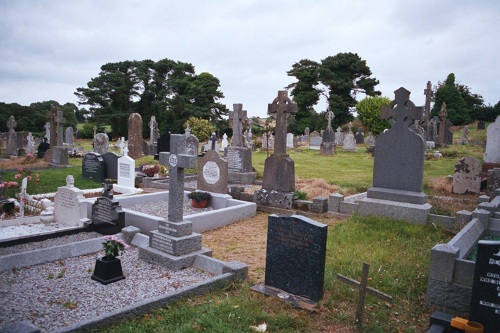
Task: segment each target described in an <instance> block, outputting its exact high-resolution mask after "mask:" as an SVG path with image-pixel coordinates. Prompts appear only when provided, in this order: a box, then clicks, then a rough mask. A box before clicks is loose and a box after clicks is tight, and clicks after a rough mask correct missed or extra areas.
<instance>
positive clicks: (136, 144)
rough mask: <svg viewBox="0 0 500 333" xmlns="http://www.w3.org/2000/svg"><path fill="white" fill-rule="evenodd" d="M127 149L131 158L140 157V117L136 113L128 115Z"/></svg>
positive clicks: (141, 152)
mask: <svg viewBox="0 0 500 333" xmlns="http://www.w3.org/2000/svg"><path fill="white" fill-rule="evenodd" d="M128 150H129V155H130V157H131V158H133V159H138V158H141V157H142V154H143V151H142V117H141V115H140V114H138V113H132V114H130V116H129V117H128Z"/></svg>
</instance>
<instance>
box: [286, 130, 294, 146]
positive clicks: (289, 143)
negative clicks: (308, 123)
mask: <svg viewBox="0 0 500 333" xmlns="http://www.w3.org/2000/svg"><path fill="white" fill-rule="evenodd" d="M286 147H287V148H293V133H287V134H286Z"/></svg>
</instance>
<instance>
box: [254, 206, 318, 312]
mask: <svg viewBox="0 0 500 333" xmlns="http://www.w3.org/2000/svg"><path fill="white" fill-rule="evenodd" d="M327 233H328V226H327V225H325V224H321V223H318V222H316V221H313V220H311V219H309V218H307V217H304V216H300V215H292V216H277V215H270V216H269V219H268V228H267V251H266V274H265V282H264V285H262V284H258V285H255V286H253V287H252V289H253V290H255V291H258V292H262V293H264V294H266V295H270V296H277V297H279V298H282V299H284V300H286V301H288V302H290V303H292V304H294V305H298V306H300V304H301V303H306V304H309V305H313V304H315V303H316V302H318V301H320V300H321V299H322V298H323V283H324V274H325V260H326V240H327ZM290 258H293V260H290Z"/></svg>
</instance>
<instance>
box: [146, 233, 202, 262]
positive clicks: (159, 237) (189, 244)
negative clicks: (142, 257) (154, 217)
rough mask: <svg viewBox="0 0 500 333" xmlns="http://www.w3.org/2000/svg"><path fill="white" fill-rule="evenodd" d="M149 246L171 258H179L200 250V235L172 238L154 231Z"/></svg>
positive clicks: (192, 234) (193, 234)
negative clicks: (167, 254) (169, 255)
mask: <svg viewBox="0 0 500 333" xmlns="http://www.w3.org/2000/svg"><path fill="white" fill-rule="evenodd" d="M149 246H150V247H152V248H154V249H157V250H160V251H164V252H166V253H169V254H171V255H173V256H181V255H185V254H188V253H191V252H195V251H198V250H200V249H201V235H200V234H197V233H191V234H189V235H185V236H180V237H174V236H171V235H167V234H164V233H162V232H160V231H157V230H155V231H152V232H151V237H150V238H149Z"/></svg>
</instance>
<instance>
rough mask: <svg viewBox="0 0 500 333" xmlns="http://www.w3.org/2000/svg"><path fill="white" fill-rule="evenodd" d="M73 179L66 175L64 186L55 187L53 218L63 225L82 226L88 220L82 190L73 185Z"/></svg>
mask: <svg viewBox="0 0 500 333" xmlns="http://www.w3.org/2000/svg"><path fill="white" fill-rule="evenodd" d="M74 184H75V179H74V177H73V176H71V175H69V176H67V177H66V186H60V187H58V188H57V192H56V196H55V198H54V219H55V221H56V222H58V223H60V224H62V225H65V226H71V227H76V226H83V225H84V223H85V222H87V221H88V218H87V205H85V204H84V203H83V202H84V201H85V197H84V196H83V191H81V190H80V189H78V188H76V187H75V185H74Z"/></svg>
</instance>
